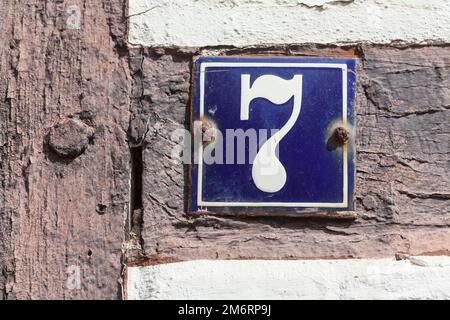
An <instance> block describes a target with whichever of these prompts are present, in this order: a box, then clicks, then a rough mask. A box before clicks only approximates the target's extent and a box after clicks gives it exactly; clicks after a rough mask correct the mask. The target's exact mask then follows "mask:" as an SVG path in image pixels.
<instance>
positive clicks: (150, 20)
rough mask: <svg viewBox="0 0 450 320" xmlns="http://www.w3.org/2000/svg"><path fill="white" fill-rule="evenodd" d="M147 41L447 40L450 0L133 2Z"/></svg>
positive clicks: (138, 41) (134, 21)
mask: <svg viewBox="0 0 450 320" xmlns="http://www.w3.org/2000/svg"><path fill="white" fill-rule="evenodd" d="M129 1H130V2H129V3H130V4H129V15H130V32H129V42H130V44H133V45H144V46H174V45H175V46H215V45H235V46H246V45H261V44H293V43H308V42H311V43H323V44H331V43H337V44H342V43H357V42H372V43H389V42H392V41H403V42H408V43H425V42H426V43H429V42H433V41H441V42H447V43H448V42H450V1H448V0H343V1H334V0H227V1H218V0H197V1H194V0H177V1H174V0H129Z"/></svg>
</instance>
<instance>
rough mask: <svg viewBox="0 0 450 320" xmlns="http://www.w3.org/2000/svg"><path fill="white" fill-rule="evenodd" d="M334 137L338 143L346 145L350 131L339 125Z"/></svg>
mask: <svg viewBox="0 0 450 320" xmlns="http://www.w3.org/2000/svg"><path fill="white" fill-rule="evenodd" d="M334 137H335V139H336V142H337V143H339V144H340V145H344V144H346V143H347V142H348V139H349V138H350V132H349V131H348V130H347V129H346V128H344V127H337V128H336V130H334Z"/></svg>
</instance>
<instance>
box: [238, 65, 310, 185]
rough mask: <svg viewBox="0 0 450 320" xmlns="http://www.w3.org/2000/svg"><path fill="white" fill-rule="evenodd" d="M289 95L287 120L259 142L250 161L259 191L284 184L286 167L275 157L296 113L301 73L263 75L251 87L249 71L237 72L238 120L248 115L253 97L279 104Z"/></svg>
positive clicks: (299, 98)
mask: <svg viewBox="0 0 450 320" xmlns="http://www.w3.org/2000/svg"><path fill="white" fill-rule="evenodd" d="M292 96H294V106H293V109H292V114H291V116H290V117H289V120H288V121H287V122H286V123H285V125H284V126H283V127H282V128H281V129H280V130H279V131H278V132H276V133H275V134H274V135H273V136H272V137H270V139H268V140H267V141H266V142H265V143H264V144H263V145H262V146H261V148H260V149H259V151H258V153H257V154H256V157H255V159H254V161H253V167H252V178H253V182H254V183H255V185H256V187H257V188H258V189H259V190H261V191H263V192H277V191H279V190H281V189H282V188H283V186H284V185H285V184H286V178H287V176H286V169H285V168H284V166H283V164H282V163H281V162H280V160H279V159H278V157H277V146H278V144H279V143H280V141H281V140H282V139H283V138H284V136H285V135H286V134H287V133H288V132H289V130H291V129H292V127H293V126H294V124H295V122H296V121H297V118H298V116H299V115H300V109H301V103H302V75H294V77H293V78H292V79H290V80H285V79H283V78H280V77H277V76H273V75H263V76H260V77H259V78H257V79H256V80H255V81H254V82H253V85H252V86H251V87H250V75H249V74H243V75H241V120H248V119H249V109H250V103H251V101H252V100H253V99H256V98H265V99H267V100H269V101H270V102H272V103H274V104H278V105H279V104H283V103H286V102H287V101H289V99H291V98H292Z"/></svg>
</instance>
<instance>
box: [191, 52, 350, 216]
mask: <svg viewBox="0 0 450 320" xmlns="http://www.w3.org/2000/svg"><path fill="white" fill-rule="evenodd" d="M194 81H195V82H194V96H193V100H192V114H191V117H192V119H191V120H192V128H191V129H192V132H194V135H193V136H194V138H193V140H194V141H193V142H194V143H193V144H192V148H193V153H192V154H193V155H192V157H193V159H192V160H193V162H192V163H193V164H192V167H191V168H192V169H191V183H192V194H191V201H190V211H192V212H201V211H218V212H220V211H231V212H238V211H264V212H272V211H289V212H291V213H292V212H294V213H295V212H298V213H299V214H301V211H302V209H305V208H321V209H325V210H352V202H353V201H352V200H353V190H354V154H355V150H354V115H353V108H354V101H355V82H356V72H355V61H354V60H353V59H343V58H281V57H276V58H242V57H200V58H198V59H197V60H196V61H195V70H194Z"/></svg>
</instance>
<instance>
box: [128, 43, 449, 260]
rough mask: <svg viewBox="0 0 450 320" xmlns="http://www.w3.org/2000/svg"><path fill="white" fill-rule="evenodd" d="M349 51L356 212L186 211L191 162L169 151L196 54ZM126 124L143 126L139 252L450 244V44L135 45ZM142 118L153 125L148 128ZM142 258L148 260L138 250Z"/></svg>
mask: <svg viewBox="0 0 450 320" xmlns="http://www.w3.org/2000/svg"><path fill="white" fill-rule="evenodd" d="M206 52H207V53H213V54H224V55H227V54H234V55H236V54H245V55H248V54H292V55H330V54H331V55H333V53H334V55H338V56H348V55H352V54H356V56H357V59H358V94H357V107H356V113H357V117H356V118H357V119H356V121H357V138H356V140H357V182H356V197H355V206H356V210H355V213H356V214H357V219H355V220H336V219H298V218H280V217H277V218H270V217H267V218H257V217H247V218H246V217H211V216H199V217H197V218H195V217H189V216H187V215H186V214H185V213H184V205H185V201H186V195H187V192H186V191H187V190H186V183H187V182H186V179H185V178H186V173H187V170H188V168H187V167H183V165H175V164H173V163H172V162H171V150H172V148H173V146H174V144H175V143H174V142H173V141H172V140H171V138H170V135H171V133H172V132H173V130H174V129H176V128H183V127H188V121H187V116H186V113H187V108H188V99H189V88H190V68H191V61H192V58H193V56H195V55H198V54H202V53H206ZM130 62H131V64H130V65H131V69H132V73H133V98H132V102H131V103H132V110H133V112H134V117H135V119H134V121H133V125H132V132H131V133H132V136H133V137H134V138H133V139H134V140H135V141H140V139H141V138H142V137H143V136H145V144H144V149H143V161H144V170H143V180H142V181H143V199H142V204H143V225H142V228H141V231H140V232H141V234H140V235H141V244H142V245H143V246H142V250H141V252H140V255H141V257H140V259H137V256H136V255H135V254H134V255H132V254H130V255H129V259H130V260H135V261H140V263H143V264H145V263H150V264H153V263H158V261H161V262H164V261H168V260H170V261H173V260H175V261H179V260H190V259H253V258H260V259H306V258H308V259H311V258H312V259H314V258H366V257H371V258H373V257H389V256H391V257H393V256H394V255H395V254H397V253H403V254H406V255H408V254H432V253H434V254H445V255H448V254H450V229H449V224H450V189H449V188H450V176H449V153H450V148H449V141H450V131H449V126H448V123H449V120H450V119H449V117H450V110H449V106H450V92H449V81H450V48H449V47H448V46H422V47H420V46H417V47H404V46H401V47H400V46H399V47H396V46H393V45H391V46H380V47H378V46H358V47H348V48H329V47H323V46H322V47H319V48H318V47H314V46H303V47H302V46H288V47H267V48H254V47H252V48H246V49H235V48H210V49H202V50H200V49H176V48H175V49H169V48H166V49H163V48H153V49H140V50H136V51H134V52H132V53H131V58H130ZM148 128H150V130H148ZM146 260H147V261H146Z"/></svg>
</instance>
